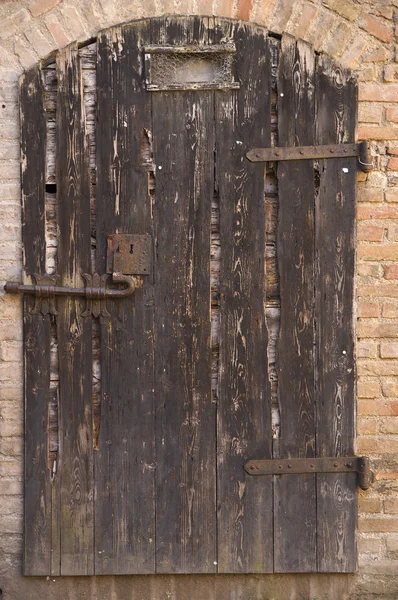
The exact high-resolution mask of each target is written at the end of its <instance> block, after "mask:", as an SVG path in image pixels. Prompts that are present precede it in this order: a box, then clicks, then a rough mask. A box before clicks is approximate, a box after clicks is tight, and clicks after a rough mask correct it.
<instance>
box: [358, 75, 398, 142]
mask: <svg viewBox="0 0 398 600" xmlns="http://www.w3.org/2000/svg"><path fill="white" fill-rule="evenodd" d="M369 85H371V84H369ZM397 94H398V90H397ZM358 139H359V140H398V127H393V126H392V125H390V126H387V125H386V126H383V125H380V126H377V125H375V126H372V125H360V126H359V129H358Z"/></svg>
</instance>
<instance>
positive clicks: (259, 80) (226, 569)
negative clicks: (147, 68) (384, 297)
mask: <svg viewBox="0 0 398 600" xmlns="http://www.w3.org/2000/svg"><path fill="white" fill-rule="evenodd" d="M212 33H213V35H214V40H213V41H216V42H219V41H221V40H223V41H225V40H233V41H234V42H235V44H236V48H237V55H238V57H239V59H238V61H237V64H236V69H237V72H236V79H237V80H238V81H240V82H241V88H240V90H239V91H236V92H229V93H222V92H216V114H215V119H216V172H217V186H218V192H219V196H220V245H221V263H220V292H221V306H220V318H221V321H220V370H219V399H218V425H217V431H218V433H217V455H218V463H217V486H218V489H217V509H218V512H217V518H218V525H217V527H218V570H219V572H221V573H239V572H240V573H242V572H246V573H248V572H249V573H264V572H270V571H272V566H273V549H272V545H273V540H272V480H271V479H270V478H268V479H263V480H261V481H260V482H259V484H257V481H255V480H254V478H250V476H246V474H245V471H244V469H243V465H244V463H245V461H246V460H247V459H248V458H249V457H252V456H259V455H261V456H269V457H270V456H271V447H272V433H271V398H270V384H269V379H268V373H267V364H268V358H267V327H266V319H265V305H264V288H265V264H264V262H265V254H266V252H265V250H266V248H265V242H266V240H265V229H266V223H265V219H266V214H265V212H266V211H265V206H264V173H263V170H261V168H260V169H253V168H252V166H251V165H250V164H249V163H248V161H246V159H245V158H244V149H245V148H246V147H248V146H249V144H250V145H251V144H254V143H258V144H259V145H260V146H270V142H271V106H270V72H269V54H268V53H269V46H268V42H267V36H266V32H265V31H264V29H260V28H256V27H255V26H251V25H248V24H243V23H234V22H228V21H224V20H218V19H215V20H214V32H212Z"/></svg>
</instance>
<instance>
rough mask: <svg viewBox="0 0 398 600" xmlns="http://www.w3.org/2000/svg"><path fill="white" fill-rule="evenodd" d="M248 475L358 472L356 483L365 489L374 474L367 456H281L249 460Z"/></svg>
mask: <svg viewBox="0 0 398 600" xmlns="http://www.w3.org/2000/svg"><path fill="white" fill-rule="evenodd" d="M245 471H246V472H247V473H249V475H292V474H294V475H297V474H301V473H358V485H359V487H360V488H361V489H362V490H367V489H368V488H369V486H370V485H371V483H372V481H373V478H374V474H373V472H372V471H371V470H370V463H369V458H368V457H367V456H344V457H337V458H283V459H276V458H274V459H269V460H268V459H265V460H249V462H247V463H246V464H245Z"/></svg>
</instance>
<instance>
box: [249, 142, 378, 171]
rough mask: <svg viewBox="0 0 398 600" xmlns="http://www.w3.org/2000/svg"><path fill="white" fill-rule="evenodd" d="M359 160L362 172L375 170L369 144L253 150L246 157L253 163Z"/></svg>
mask: <svg viewBox="0 0 398 600" xmlns="http://www.w3.org/2000/svg"><path fill="white" fill-rule="evenodd" d="M354 156H356V157H357V158H358V163H359V168H360V169H361V171H364V172H365V173H368V172H369V171H371V170H372V169H373V162H372V157H371V155H370V148H369V143H368V142H361V143H360V144H329V145H327V146H290V147H286V148H284V147H277V148H253V150H250V151H249V152H248V153H247V154H246V157H247V158H248V159H249V160H250V161H251V162H273V161H279V160H310V159H317V158H349V157H354Z"/></svg>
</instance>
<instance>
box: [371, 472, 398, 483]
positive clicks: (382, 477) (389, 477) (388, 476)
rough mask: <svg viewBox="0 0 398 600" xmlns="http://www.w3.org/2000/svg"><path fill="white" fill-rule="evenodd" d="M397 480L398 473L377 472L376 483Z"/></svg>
mask: <svg viewBox="0 0 398 600" xmlns="http://www.w3.org/2000/svg"><path fill="white" fill-rule="evenodd" d="M396 479H398V471H377V472H376V481H395V480H396Z"/></svg>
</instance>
